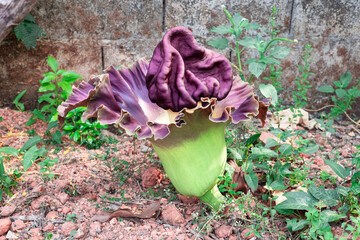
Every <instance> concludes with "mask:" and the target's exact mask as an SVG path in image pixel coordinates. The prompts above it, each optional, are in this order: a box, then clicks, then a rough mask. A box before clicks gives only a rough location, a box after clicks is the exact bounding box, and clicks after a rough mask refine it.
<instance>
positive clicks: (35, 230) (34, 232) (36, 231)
mask: <svg viewBox="0 0 360 240" xmlns="http://www.w3.org/2000/svg"><path fill="white" fill-rule="evenodd" d="M30 233H31V235H32V236H34V237H36V236H41V229H40V228H32V229H30Z"/></svg>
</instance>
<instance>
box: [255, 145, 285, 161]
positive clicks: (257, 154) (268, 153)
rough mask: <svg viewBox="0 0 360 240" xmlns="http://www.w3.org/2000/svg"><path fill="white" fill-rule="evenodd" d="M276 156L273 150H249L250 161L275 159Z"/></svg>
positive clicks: (256, 148)
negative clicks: (266, 158)
mask: <svg viewBox="0 0 360 240" xmlns="http://www.w3.org/2000/svg"><path fill="white" fill-rule="evenodd" d="M277 156H278V154H277V153H276V152H274V151H273V150H270V149H267V148H258V147H253V148H252V149H251V155H250V157H249V158H250V159H258V158H260V157H269V158H270V157H277Z"/></svg>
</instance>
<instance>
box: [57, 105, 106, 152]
mask: <svg viewBox="0 0 360 240" xmlns="http://www.w3.org/2000/svg"><path fill="white" fill-rule="evenodd" d="M85 111H86V108H85V107H79V108H76V109H73V110H72V111H70V112H69V113H68V115H67V116H66V117H65V122H64V125H63V130H64V134H68V135H69V137H70V139H73V140H74V141H75V142H77V143H79V144H81V145H85V146H86V147H87V148H88V149H96V148H100V147H101V146H102V145H103V144H104V143H105V142H106V138H105V136H104V135H103V134H102V130H103V129H106V128H107V127H108V126H107V125H101V124H100V123H99V122H97V121H91V120H86V122H82V121H81V116H82V114H83V113H84V112H85Z"/></svg>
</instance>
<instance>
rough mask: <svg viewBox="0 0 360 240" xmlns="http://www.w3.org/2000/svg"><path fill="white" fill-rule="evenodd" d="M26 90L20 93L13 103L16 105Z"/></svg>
mask: <svg viewBox="0 0 360 240" xmlns="http://www.w3.org/2000/svg"><path fill="white" fill-rule="evenodd" d="M26 91H27V89H25V90H24V91H22V92H21V93H19V94H18V95H17V96H16V98H15V99H14V101H13V103H15V104H16V103H18V102H19V100H20V99H21V98H22V96H24V94H25V93H26Z"/></svg>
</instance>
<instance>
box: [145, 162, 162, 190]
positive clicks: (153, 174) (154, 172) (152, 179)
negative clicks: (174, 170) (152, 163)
mask: <svg viewBox="0 0 360 240" xmlns="http://www.w3.org/2000/svg"><path fill="white" fill-rule="evenodd" d="M162 179H163V175H162V174H161V170H160V169H158V168H155V167H149V168H148V169H146V170H145V172H144V174H143V176H142V181H141V184H142V186H143V187H144V188H149V187H154V186H156V185H158V184H159V183H160V182H161V180H162Z"/></svg>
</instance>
